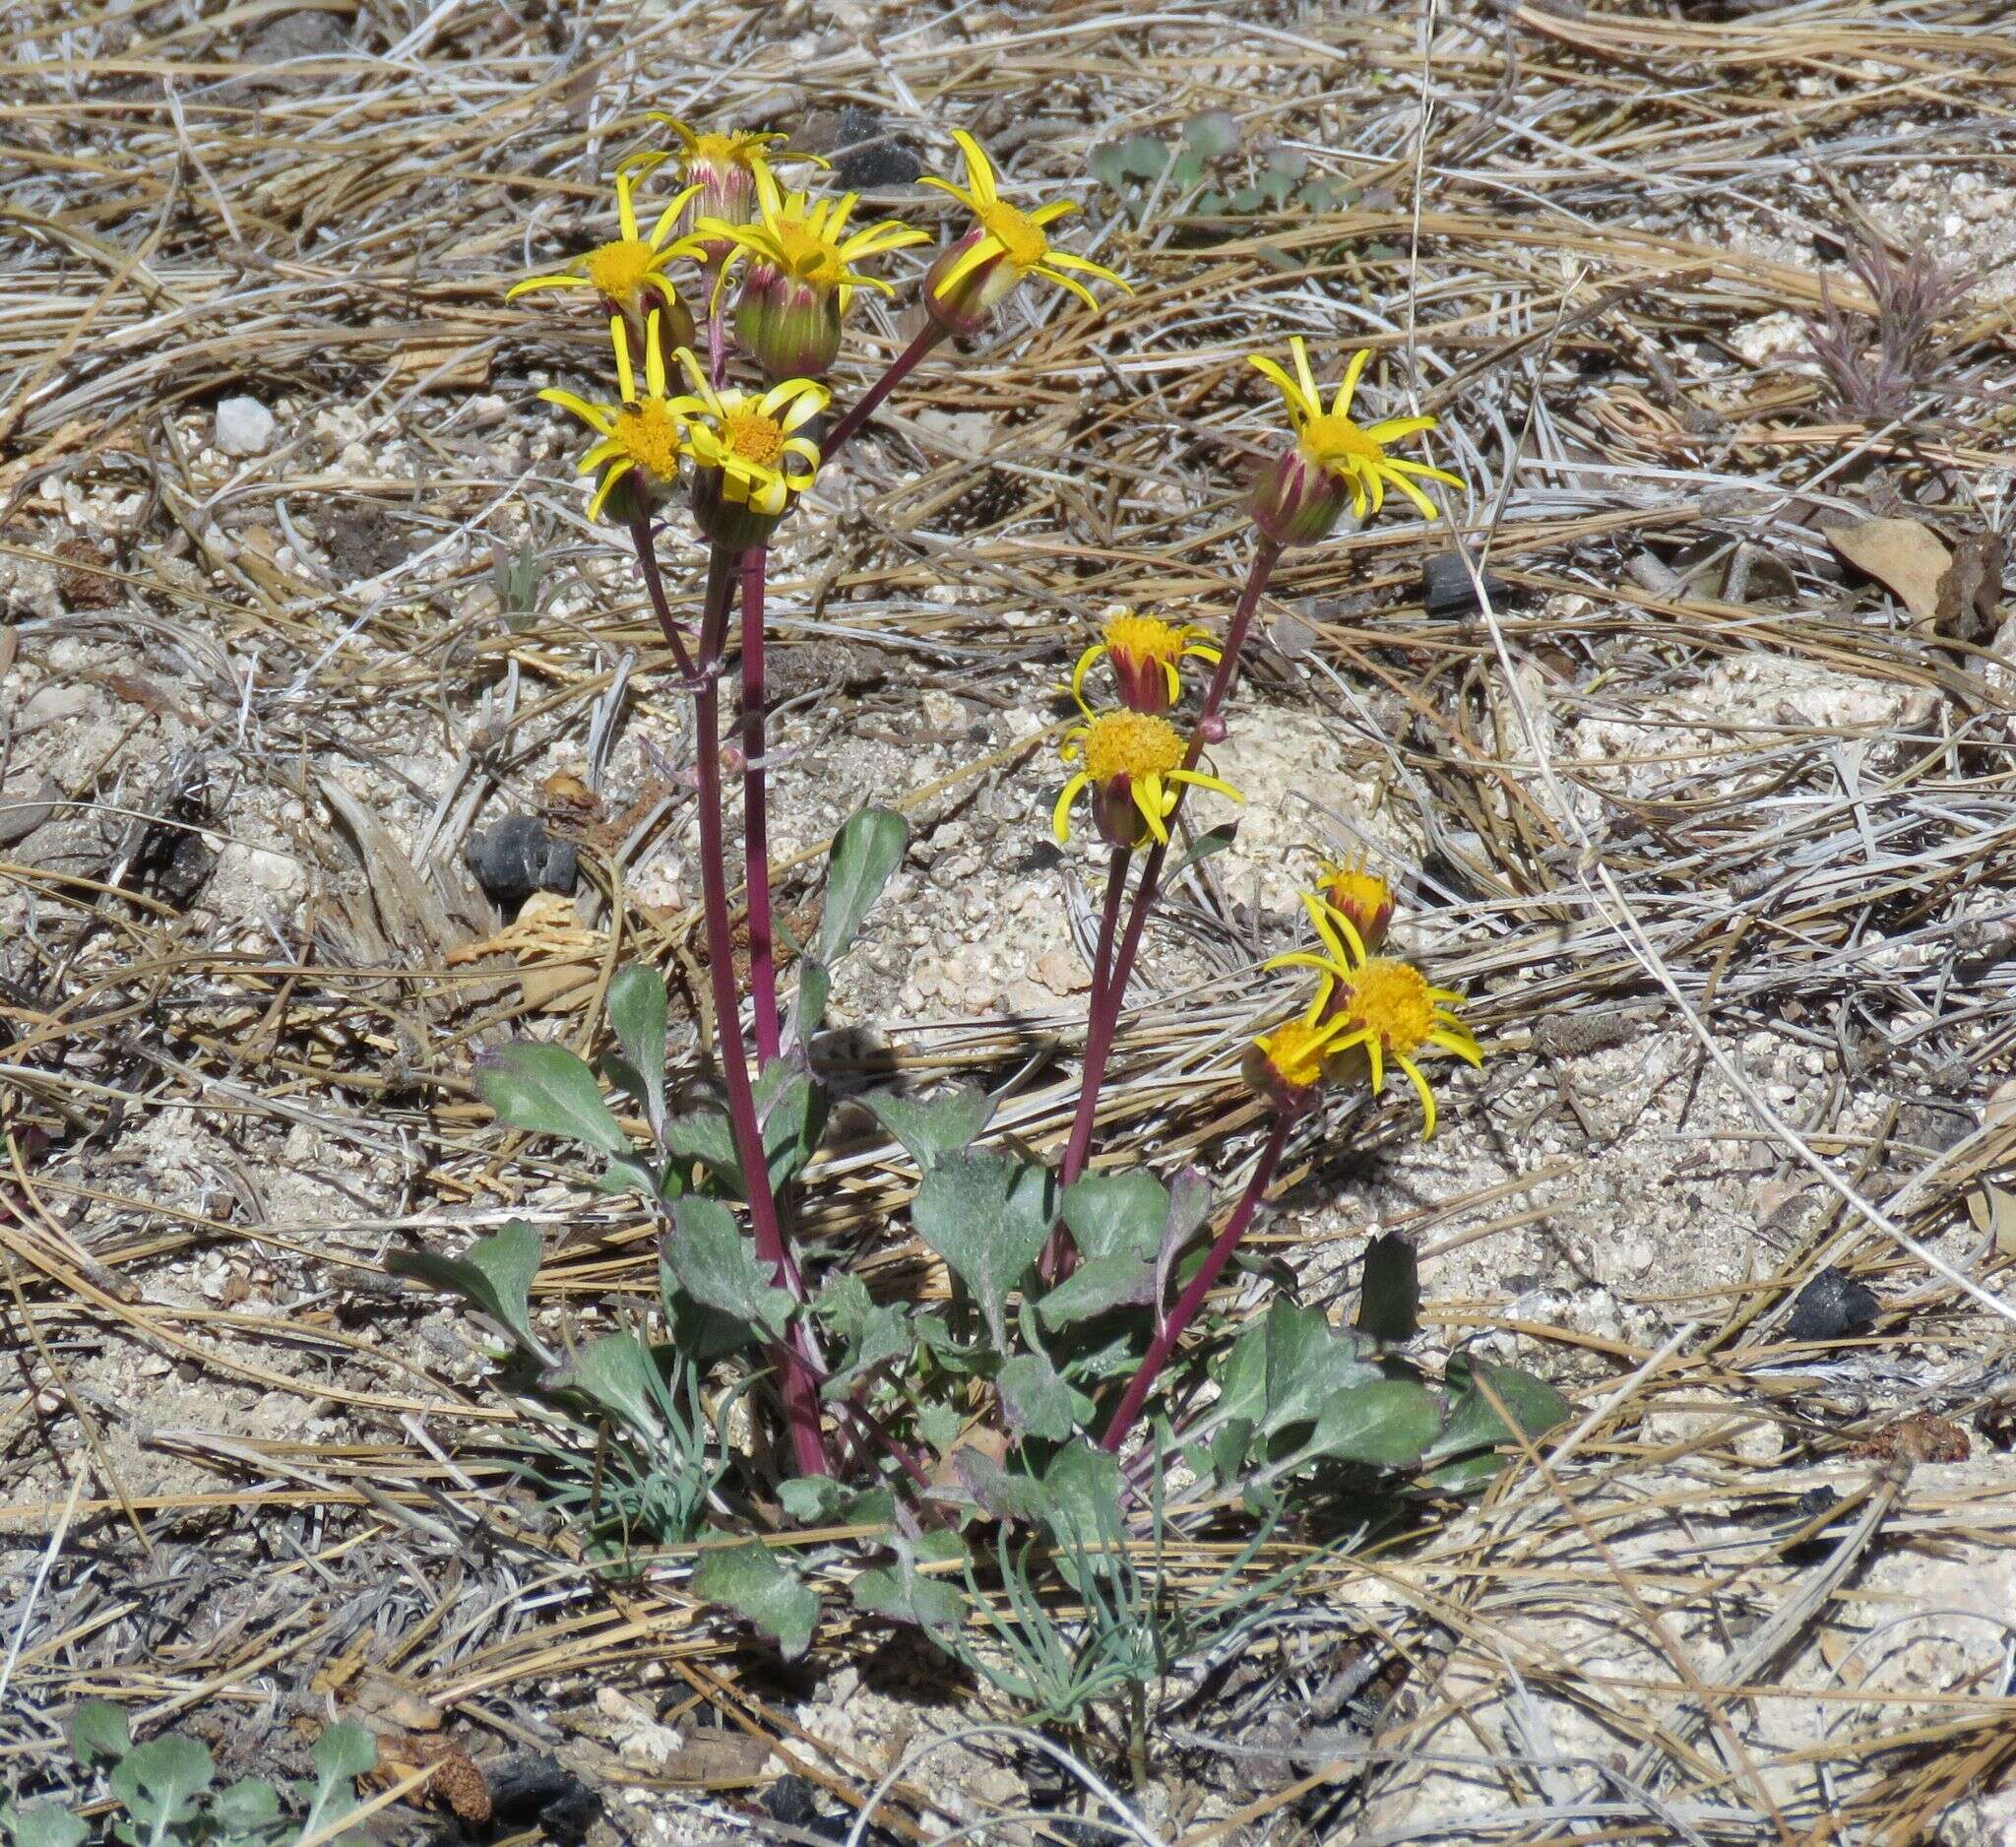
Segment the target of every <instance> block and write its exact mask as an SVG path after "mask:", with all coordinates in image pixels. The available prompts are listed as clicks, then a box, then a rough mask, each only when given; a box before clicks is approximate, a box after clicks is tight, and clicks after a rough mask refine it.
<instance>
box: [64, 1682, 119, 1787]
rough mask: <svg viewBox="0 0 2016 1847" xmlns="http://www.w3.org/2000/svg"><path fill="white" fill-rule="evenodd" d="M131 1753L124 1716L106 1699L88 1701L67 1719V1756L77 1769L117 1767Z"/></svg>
mask: <svg viewBox="0 0 2016 1847" xmlns="http://www.w3.org/2000/svg"><path fill="white" fill-rule="evenodd" d="M132 1749H133V1730H132V1728H131V1727H130V1726H129V1725H128V1724H127V1723H126V1714H125V1713H124V1712H123V1711H121V1710H120V1708H119V1707H117V1706H115V1705H113V1704H112V1702H111V1701H110V1700H109V1699H87V1700H86V1701H85V1702H84V1704H83V1705H81V1706H79V1707H78V1708H77V1710H76V1711H75V1712H74V1713H72V1714H71V1716H70V1754H71V1755H72V1756H73V1757H75V1758H76V1759H77V1763H78V1767H79V1768H80V1769H85V1770H90V1769H95V1767H96V1766H97V1765H99V1764H101V1763H117V1762H118V1761H119V1759H120V1758H121V1757H123V1756H124V1755H125V1754H126V1753H127V1752H128V1751H131V1750H132Z"/></svg>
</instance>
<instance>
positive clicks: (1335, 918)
mask: <svg viewBox="0 0 2016 1847" xmlns="http://www.w3.org/2000/svg"><path fill="white" fill-rule="evenodd" d="M1298 896H1299V897H1300V898H1301V901H1302V909H1303V910H1305V911H1306V912H1308V914H1309V922H1310V923H1311V924H1312V925H1313V926H1314V927H1315V931H1316V940H1317V942H1319V943H1320V944H1321V945H1322V952H1321V953H1320V954H1319V953H1317V952H1316V951H1314V950H1308V949H1297V950H1295V951H1293V952H1292V954H1289V955H1285V956H1274V957H1271V958H1270V959H1269V960H1268V961H1266V962H1264V963H1262V964H1261V967H1263V968H1269V969H1314V970H1315V971H1316V973H1317V974H1318V975H1320V976H1321V977H1322V978H1323V980H1322V986H1321V987H1318V988H1317V989H1316V1009H1317V1010H1318V1011H1320V1010H1321V1009H1322V1008H1323V1007H1324V1006H1325V1005H1326V1004H1327V1003H1328V1001H1329V999H1330V995H1331V992H1332V990H1333V989H1334V988H1335V987H1336V986H1337V984H1338V983H1339V982H1340V981H1348V980H1349V979H1350V977H1351V971H1352V970H1353V969H1355V968H1357V967H1359V966H1360V965H1361V964H1362V963H1363V962H1364V961H1365V959H1366V958H1367V957H1368V956H1369V955H1370V954H1371V948H1370V946H1369V945H1368V944H1367V943H1366V941H1365V939H1364V936H1363V934H1362V933H1361V932H1360V931H1359V929H1358V926H1357V923H1356V921H1355V919H1354V918H1353V917H1352V916H1351V915H1350V914H1349V913H1348V912H1346V911H1342V910H1339V909H1338V908H1337V907H1336V906H1334V905H1332V904H1330V903H1329V902H1328V900H1327V898H1326V897H1325V894H1324V893H1322V892H1316V891H1305V892H1301V893H1299V894H1298Z"/></svg>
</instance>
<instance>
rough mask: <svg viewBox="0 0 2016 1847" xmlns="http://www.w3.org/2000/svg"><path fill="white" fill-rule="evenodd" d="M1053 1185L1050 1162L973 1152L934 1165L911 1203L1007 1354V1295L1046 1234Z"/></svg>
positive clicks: (922, 1231) (921, 1231) (929, 1240)
mask: <svg viewBox="0 0 2016 1847" xmlns="http://www.w3.org/2000/svg"><path fill="white" fill-rule="evenodd" d="M1055 1190H1056V1189H1055V1182H1054V1180H1053V1178H1052V1177H1051V1174H1050V1171H1049V1169H1047V1168H1043V1167H1037V1166H1035V1165H1033V1164H1030V1163H1026V1162H1017V1161H1010V1160H1008V1159H1006V1158H1005V1157H1004V1156H1001V1155H997V1154H993V1153H991V1152H988V1151H985V1150H980V1151H974V1150H969V1151H967V1152H966V1153H964V1154H957V1155H949V1156H947V1157H946V1158H945V1159H944V1160H943V1161H941V1162H939V1163H938V1165H937V1166H936V1167H934V1168H932V1169H931V1171H930V1172H929V1173H928V1174H926V1175H925V1176H924V1178H923V1183H922V1184H921V1185H920V1186H919V1187H918V1188H917V1196H916V1199H915V1201H914V1203H913V1205H912V1207H911V1219H912V1222H913V1223H914V1225H915V1227H916V1231H917V1236H918V1237H919V1238H921V1239H922V1240H923V1241H924V1242H925V1243H926V1244H928V1245H929V1246H930V1247H931V1248H932V1249H933V1250H934V1251H936V1252H937V1253H938V1255H939V1256H941V1257H942V1258H944V1260H945V1262H946V1264H947V1265H948V1266H949V1267H950V1268H951V1270H952V1271H953V1273H954V1274H955V1275H956V1276H957V1277H958V1278H959V1280H960V1281H961V1282H962V1283H964V1284H965V1285H966V1287H967V1290H968V1292H969V1293H970V1294H971V1295H972V1297H973V1299H974V1301H975V1303H976V1304H977V1306H978V1307H979V1311H980V1313H981V1314H982V1315H983V1316H984V1317H985V1319H986V1323H987V1328H988V1331H989V1332H990V1333H991V1334H992V1335H993V1337H994V1344H995V1346H996V1347H997V1348H998V1349H999V1350H1000V1351H1001V1352H1003V1353H1005V1352H1007V1350H1008V1328H1007V1320H1006V1310H1007V1304H1008V1296H1009V1293H1010V1292H1011V1291H1012V1290H1013V1289H1015V1288H1016V1286H1017V1285H1018V1284H1019V1283H1020V1282H1021V1281H1022V1278H1023V1275H1024V1273H1025V1272H1026V1271H1027V1270H1028V1268H1029V1266H1030V1265H1031V1264H1032V1263H1034V1262H1035V1261H1036V1260H1037V1257H1038V1255H1039V1254H1040V1252H1041V1250H1042V1247H1043V1242H1044V1241H1045V1240H1046V1239H1047V1238H1048V1237H1049V1233H1050V1223H1051V1220H1052V1218H1053V1216H1054V1211H1053V1203H1052V1202H1053V1200H1054V1198H1055Z"/></svg>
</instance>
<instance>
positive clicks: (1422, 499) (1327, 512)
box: [1249, 334, 1463, 544]
mask: <svg viewBox="0 0 2016 1847" xmlns="http://www.w3.org/2000/svg"><path fill="white" fill-rule="evenodd" d="M1289 347H1290V349H1291V350H1292V352H1293V354H1294V361H1295V376H1294V377H1292V378H1291V377H1290V376H1289V375H1288V373H1287V372H1286V371H1285V370H1283V368H1282V367H1281V366H1280V365H1279V364H1277V363H1276V362H1275V361H1274V360H1273V359H1271V358H1269V357H1268V356H1267V355H1266V354H1265V353H1261V352H1256V353H1252V354H1250V355H1249V357H1250V358H1251V361H1252V363H1253V364H1254V365H1255V366H1257V367H1258V368H1259V369H1260V370H1261V371H1262V372H1264V373H1265V374H1266V375H1267V376H1268V377H1269V378H1271V379H1272V380H1273V381H1274V382H1275V384H1276V385H1277V386H1279V387H1280V390H1281V395H1282V398H1283V400H1284V401H1285V402H1286V403H1287V405H1288V412H1289V418H1290V421H1291V422H1292V423H1293V425H1294V431H1295V445H1294V447H1293V449H1292V450H1291V451H1290V452H1289V453H1288V454H1287V455H1286V456H1284V457H1282V458H1281V459H1280V460H1279V461H1278V462H1276V463H1274V464H1272V465H1271V466H1270V467H1269V468H1268V469H1267V470H1266V471H1265V472H1264V473H1263V474H1262V476H1261V478H1260V482H1259V485H1258V488H1257V489H1256V492H1255V496H1254V507H1253V514H1254V519H1255V521H1256V522H1257V523H1258V525H1259V526H1260V529H1261V531H1262V532H1264V533H1265V534H1266V535H1267V536H1268V538H1270V539H1272V540H1274V541H1275V542H1276V543H1277V544H1307V543H1310V542H1312V541H1314V540H1317V539H1321V538H1323V537H1324V536H1325V535H1326V534H1328V533H1329V531H1330V529H1331V528H1332V527H1333V526H1335V525H1336V524H1337V521H1338V519H1339V517H1340V516H1341V515H1342V513H1343V511H1344V506H1345V501H1346V498H1347V496H1348V497H1349V499H1350V502H1351V506H1352V509H1353V511H1354V512H1355V513H1356V515H1357V516H1358V518H1359V519H1363V518H1364V517H1365V514H1366V511H1367V509H1369V510H1370V511H1371V512H1373V513H1376V512H1378V511H1379V509H1380V508H1381V507H1383V506H1384V505H1385V504H1386V489H1387V486H1388V485H1389V484H1390V485H1392V486H1394V487H1397V488H1399V489H1400V491H1401V492H1402V493H1403V494H1405V495H1406V496H1407V497H1408V499H1410V500H1411V501H1413V502H1414V504H1415V506H1416V507H1417V508H1418V510H1419V512H1420V515H1421V517H1422V518H1423V519H1430V520H1431V519H1433V518H1434V517H1435V505H1434V502H1433V501H1431V500H1430V499H1429V498H1428V497H1427V495H1426V494H1424V493H1423V492H1422V491H1421V490H1420V488H1419V486H1418V485H1417V478H1419V479H1425V480H1434V481H1446V482H1447V483H1448V484H1449V485H1450V486H1452V487H1461V486H1462V485H1463V478H1462V477H1461V476H1460V475H1451V474H1450V473H1449V472H1448V471H1447V470H1445V469H1436V468H1430V467H1428V466H1427V464H1426V463H1424V462H1398V461H1395V460H1394V459H1393V458H1392V457H1391V456H1389V455H1388V454H1387V453H1386V446H1387V444H1389V443H1394V442H1398V441H1400V440H1401V439H1402V438H1403V437H1406V436H1414V435H1418V434H1419V433H1420V432H1421V431H1422V430H1429V429H1433V428H1434V427H1435V422H1436V419H1435V418H1434V417H1432V416H1399V417H1388V418H1386V419H1385V420H1383V421H1381V422H1378V423H1368V424H1364V425H1362V426H1360V425H1359V424H1357V423H1355V422H1353V421H1352V419H1351V414H1350V413H1351V405H1352V399H1353V398H1354V397H1355V395H1356V393H1357V387H1358V379H1359V377H1360V376H1361V375H1362V373H1363V372H1364V369H1365V361H1366V360H1367V359H1369V358H1370V357H1371V356H1372V355H1371V353H1370V351H1369V350H1360V351H1358V352H1355V353H1354V354H1353V355H1352V360H1351V363H1350V364H1349V365H1348V366H1347V367H1346V368H1345V373H1344V383H1343V384H1341V385H1339V386H1338V388H1337V394H1336V396H1335V397H1334V398H1332V400H1331V403H1330V409H1329V410H1328V411H1325V410H1324V409H1323V397H1322V393H1321V392H1320V391H1319V390H1318V389H1317V386H1316V375H1315V373H1314V372H1312V371H1311V370H1310V369H1309V350H1308V347H1307V344H1306V343H1305V342H1304V341H1303V339H1302V337H1301V336H1300V335H1299V334H1297V335H1295V336H1294V337H1293V338H1292V339H1291V340H1290V342H1289Z"/></svg>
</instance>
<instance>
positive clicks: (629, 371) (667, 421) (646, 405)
mask: <svg viewBox="0 0 2016 1847" xmlns="http://www.w3.org/2000/svg"><path fill="white" fill-rule="evenodd" d="M609 342H610V345H611V346H613V347H614V349H615V352H616V382H617V386H618V389H619V390H620V391H621V393H622V402H621V403H620V404H591V403H589V401H588V400H587V399H586V398H581V397H577V396H576V395H575V394H574V393H573V392H571V391H561V390H559V389H557V388H554V389H551V390H547V391H542V392H540V393H539V396H540V397H541V398H542V399H544V400H545V402H546V403H548V404H557V405H559V406H560V407H561V409H562V410H566V411H571V412H572V413H573V414H575V415H576V416H578V417H579V418H580V419H581V420H582V421H583V422H584V423H586V424H587V425H588V426H589V428H591V429H592V430H594V431H595V432H596V434H597V435H599V437H600V438H601V440H600V441H599V443H597V444H596V445H595V447H594V448H592V449H591V450H589V452H588V453H587V454H586V455H585V456H583V457H582V459H581V462H580V464H579V467H578V470H577V472H578V473H580V474H583V475H587V474H591V473H593V472H594V471H595V470H597V469H600V470H601V471H602V478H601V481H600V483H599V485H598V486H597V488H596V491H595V498H594V499H593V500H591V501H590V502H589V503H588V513H589V518H591V519H594V518H596V517H598V516H599V514H600V513H601V511H602V508H603V507H604V506H605V505H606V504H607V503H608V499H609V495H610V494H611V492H613V491H614V490H615V489H616V487H617V486H618V485H619V483H622V482H625V481H627V482H629V483H630V485H629V487H628V488H626V489H625V491H624V500H625V503H626V504H625V506H624V509H623V511H622V512H621V513H620V514H619V515H618V517H619V518H636V517H638V516H639V515H641V514H642V513H644V512H646V511H648V510H649V506H650V502H651V499H652V497H653V495H654V494H655V493H656V492H658V491H660V490H662V489H663V488H666V487H669V486H670V485H671V484H672V483H673V482H674V481H675V480H677V479H678V477H679V457H680V454H681V453H682V451H683V447H684V443H685V437H686V425H685V418H684V415H683V414H682V412H681V410H680V403H681V402H682V401H679V400H672V399H667V398H666V396H665V362H664V343H663V341H662V339H661V338H660V327H659V314H658V310H657V309H654V310H653V311H652V313H651V316H650V318H649V320H648V321H647V323H646V326H645V337H644V394H643V396H642V397H640V396H639V395H638V391H637V374H636V369H635V367H634V366H633V365H632V363H631V359H630V327H629V323H628V322H627V321H625V320H624V318H623V317H622V316H621V315H620V314H613V315H611V316H610V317H609Z"/></svg>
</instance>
